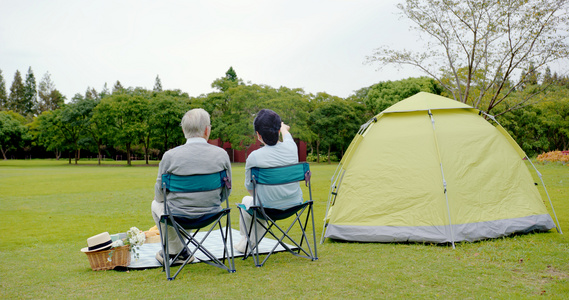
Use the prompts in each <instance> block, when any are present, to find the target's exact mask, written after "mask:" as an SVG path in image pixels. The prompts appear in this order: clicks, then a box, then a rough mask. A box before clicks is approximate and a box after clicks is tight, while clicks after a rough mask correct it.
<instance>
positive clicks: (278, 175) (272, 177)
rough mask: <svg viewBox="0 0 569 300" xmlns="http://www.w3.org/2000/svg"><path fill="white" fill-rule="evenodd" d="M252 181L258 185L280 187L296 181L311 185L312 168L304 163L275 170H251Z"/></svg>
mask: <svg viewBox="0 0 569 300" xmlns="http://www.w3.org/2000/svg"><path fill="white" fill-rule="evenodd" d="M251 180H252V181H253V182H254V183H256V184H265V185H278V184H285V183H291V182H296V181H306V185H309V184H310V166H309V165H308V163H305V162H302V163H298V164H293V165H286V166H281V167H273V168H257V167H254V168H251Z"/></svg>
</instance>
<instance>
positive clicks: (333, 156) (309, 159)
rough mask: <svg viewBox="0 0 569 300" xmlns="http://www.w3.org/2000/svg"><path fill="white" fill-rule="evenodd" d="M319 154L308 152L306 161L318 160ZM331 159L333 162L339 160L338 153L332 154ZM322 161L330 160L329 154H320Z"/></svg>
mask: <svg viewBox="0 0 569 300" xmlns="http://www.w3.org/2000/svg"><path fill="white" fill-rule="evenodd" d="M316 159H317V156H316V154H307V155H306V162H316ZM330 161H331V162H339V161H340V160H339V159H338V156H337V155H336V154H330ZM320 162H321V163H323V162H328V156H327V155H325V154H320Z"/></svg>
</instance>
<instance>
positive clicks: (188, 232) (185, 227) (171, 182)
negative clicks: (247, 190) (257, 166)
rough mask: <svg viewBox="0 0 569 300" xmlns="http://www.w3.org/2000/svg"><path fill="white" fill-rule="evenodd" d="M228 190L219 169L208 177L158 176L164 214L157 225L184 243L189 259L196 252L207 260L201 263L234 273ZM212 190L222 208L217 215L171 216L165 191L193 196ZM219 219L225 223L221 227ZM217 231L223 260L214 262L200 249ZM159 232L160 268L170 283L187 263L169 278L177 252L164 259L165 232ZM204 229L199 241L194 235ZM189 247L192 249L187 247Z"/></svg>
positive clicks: (228, 185) (224, 172)
mask: <svg viewBox="0 0 569 300" xmlns="http://www.w3.org/2000/svg"><path fill="white" fill-rule="evenodd" d="M230 188H231V182H230V181H229V177H228V176H227V171H226V170H223V171H221V172H216V173H212V174H201V175H189V176H181V175H176V174H171V173H167V174H162V190H163V192H164V212H165V213H164V215H162V216H161V218H160V222H162V223H164V224H166V225H168V226H172V227H173V228H174V229H175V232H176V234H177V235H178V238H179V239H180V240H181V241H185V246H186V249H187V250H188V252H189V253H190V254H191V255H190V257H191V256H193V255H194V254H195V253H196V252H197V251H200V252H201V253H203V254H204V255H205V256H206V257H207V258H208V260H203V262H205V263H207V264H209V265H212V266H215V267H218V268H222V269H224V270H227V271H228V272H230V273H233V272H235V262H234V253H233V246H232V245H233V237H232V234H231V214H230V212H231V209H230V208H229V203H228V201H227V197H228V194H229V193H228V190H229V189H230ZM216 189H221V193H220V197H221V200H222V202H225V208H223V209H222V210H221V211H220V212H217V213H212V214H203V215H200V216H187V215H179V214H173V213H172V212H171V210H170V208H169V206H168V200H167V197H166V196H167V194H168V193H169V192H176V193H196V192H204V191H212V190H216ZM223 220H225V223H224V224H223V222H222V221H223ZM216 228H218V229H219V230H220V233H221V243H223V246H224V253H223V258H221V259H218V258H216V257H215V255H213V254H212V253H211V252H210V251H208V250H207V249H206V248H205V247H204V246H203V242H204V241H205V239H206V238H207V237H208V236H209V234H210V233H211V232H212V231H213V230H215V229H216ZM159 229H160V231H161V232H160V236H161V237H162V243H161V244H162V251H163V252H162V253H163V254H164V265H163V269H164V271H165V272H166V278H167V279H168V280H174V279H175V278H176V276H178V274H179V273H180V272H181V271H182V269H183V268H184V267H185V266H186V264H188V262H189V258H188V259H187V260H186V261H185V262H184V263H183V264H182V266H181V267H180V268H179V269H178V271H177V272H176V273H175V274H174V276H170V268H171V267H172V262H173V261H176V259H177V257H178V256H179V255H180V253H178V254H177V255H176V257H175V258H174V259H172V260H168V256H167V255H165V253H169V251H168V243H166V242H165V241H167V240H168V230H166V231H165V232H162V230H161V228H159ZM202 229H205V230H207V233H206V234H205V235H204V236H203V237H202V238H201V239H199V240H198V239H197V238H196V235H197V233H198V232H199V231H200V230H202ZM190 245H192V246H193V250H191V248H190V247H189V246H190Z"/></svg>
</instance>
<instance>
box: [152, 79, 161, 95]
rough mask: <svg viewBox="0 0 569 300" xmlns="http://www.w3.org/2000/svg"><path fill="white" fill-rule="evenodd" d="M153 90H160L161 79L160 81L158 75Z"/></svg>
mask: <svg viewBox="0 0 569 300" xmlns="http://www.w3.org/2000/svg"><path fill="white" fill-rule="evenodd" d="M153 91H155V92H162V81H160V77H159V76H158V75H156V80H155V82H154V89H153Z"/></svg>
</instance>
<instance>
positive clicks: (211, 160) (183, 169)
mask: <svg viewBox="0 0 569 300" xmlns="http://www.w3.org/2000/svg"><path fill="white" fill-rule="evenodd" d="M222 170H227V174H228V176H229V178H231V163H230V161H229V156H228V155H227V152H225V150H223V149H222V148H220V147H217V146H214V145H211V144H208V143H207V142H206V140H205V139H203V138H191V139H188V142H187V143H186V144H184V145H181V146H178V147H176V148H174V149H171V150H168V151H166V153H164V156H163V157H162V160H161V161H160V165H159V167H158V177H157V178H156V185H155V188H154V189H155V200H156V201H157V202H161V203H162V202H164V194H163V193H162V188H161V187H162V174H164V173H173V174H176V175H194V174H209V173H214V172H219V171H222ZM220 194H221V190H220V189H219V190H215V191H208V192H197V193H168V194H167V197H168V203H169V204H170V210H171V211H172V213H173V214H184V215H193V216H196V215H200V214H204V213H214V212H218V211H220V210H221V197H220Z"/></svg>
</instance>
